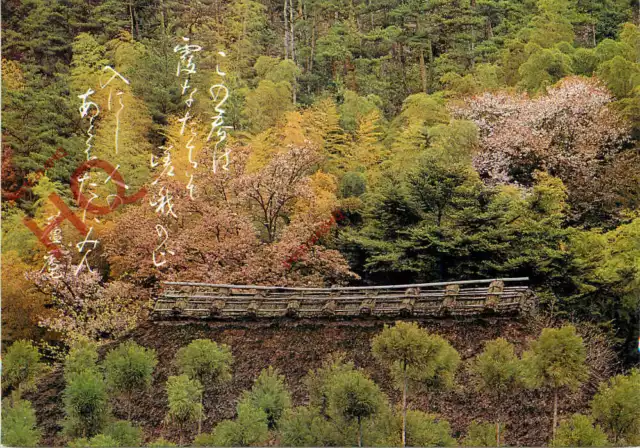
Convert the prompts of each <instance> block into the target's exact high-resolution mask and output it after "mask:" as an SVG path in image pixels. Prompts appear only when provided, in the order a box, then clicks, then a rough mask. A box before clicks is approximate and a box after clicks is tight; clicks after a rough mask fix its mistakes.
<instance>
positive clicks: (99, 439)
mask: <svg viewBox="0 0 640 448" xmlns="http://www.w3.org/2000/svg"><path fill="white" fill-rule="evenodd" d="M69 446H70V447H71V448H85V447H88V448H112V447H117V446H122V445H119V444H118V441H117V440H115V439H113V438H111V437H109V436H107V435H104V434H98V435H96V436H95V437H93V438H91V439H86V438H80V439H76V440H73V441H72V442H69Z"/></svg>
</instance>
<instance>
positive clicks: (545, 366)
mask: <svg viewBox="0 0 640 448" xmlns="http://www.w3.org/2000/svg"><path fill="white" fill-rule="evenodd" d="M586 359H587V351H586V349H585V347H584V344H583V342H582V338H581V337H580V336H578V334H576V329H575V327H573V326H572V325H565V326H563V327H562V328H545V329H544V330H542V334H541V335H540V337H539V338H538V339H537V340H536V341H534V342H533V343H532V344H531V350H529V351H528V352H525V353H524V354H523V355H522V365H523V371H524V374H525V382H526V384H527V385H528V386H529V387H531V388H547V389H550V390H551V391H552V393H553V425H552V427H551V440H553V439H554V438H555V434H556V427H557V421H558V395H559V393H560V390H561V389H562V388H569V389H572V390H575V389H577V388H578V387H579V386H580V384H582V382H583V381H584V380H586V379H587V377H588V376H589V370H588V368H587V365H586Z"/></svg>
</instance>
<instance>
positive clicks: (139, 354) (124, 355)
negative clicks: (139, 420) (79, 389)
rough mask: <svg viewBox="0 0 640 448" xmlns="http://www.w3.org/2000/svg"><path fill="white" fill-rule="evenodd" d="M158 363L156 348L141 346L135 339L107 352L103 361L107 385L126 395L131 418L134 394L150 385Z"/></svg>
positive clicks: (110, 388)
mask: <svg viewBox="0 0 640 448" xmlns="http://www.w3.org/2000/svg"><path fill="white" fill-rule="evenodd" d="M156 364H158V360H157V359H156V353H155V350H152V349H146V348H144V347H141V346H139V345H138V344H136V343H135V342H133V341H127V342H125V343H123V344H120V345H119V346H118V347H117V348H115V349H113V350H111V351H110V352H109V353H107V356H106V357H105V360H104V363H103V366H104V370H105V379H106V382H107V387H108V388H109V390H111V391H113V392H115V393H117V394H120V395H122V396H123V397H124V399H125V400H126V402H127V415H128V417H129V418H131V411H132V408H133V406H132V405H133V403H132V402H133V395H134V394H135V393H136V392H141V391H143V390H144V389H146V388H147V387H149V385H150V384H151V380H152V375H153V369H154V368H155V366H156Z"/></svg>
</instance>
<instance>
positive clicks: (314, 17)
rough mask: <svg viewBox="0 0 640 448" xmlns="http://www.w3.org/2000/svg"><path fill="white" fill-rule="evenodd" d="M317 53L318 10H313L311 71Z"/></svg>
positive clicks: (310, 70)
mask: <svg viewBox="0 0 640 448" xmlns="http://www.w3.org/2000/svg"><path fill="white" fill-rule="evenodd" d="M315 53H316V12H315V11H313V25H312V26H311V57H310V58H309V73H311V72H312V71H313V58H314V57H315Z"/></svg>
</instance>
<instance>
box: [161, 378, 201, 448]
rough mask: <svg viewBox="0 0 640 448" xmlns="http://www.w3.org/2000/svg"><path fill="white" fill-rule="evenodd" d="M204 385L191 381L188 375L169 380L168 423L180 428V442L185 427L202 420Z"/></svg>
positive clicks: (180, 443)
mask: <svg viewBox="0 0 640 448" xmlns="http://www.w3.org/2000/svg"><path fill="white" fill-rule="evenodd" d="M201 395H202V385H201V384H200V382H199V381H198V380H191V379H189V377H188V376H187V375H180V376H170V377H169V379H168V380H167V397H168V399H169V410H168V412H167V421H169V422H173V423H175V424H177V425H178V427H179V428H180V442H179V445H182V436H183V434H182V433H183V430H184V427H185V426H186V425H187V424H189V423H193V422H196V421H199V420H200V418H202V414H203V408H202V403H201Z"/></svg>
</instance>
